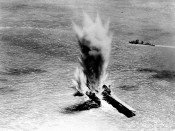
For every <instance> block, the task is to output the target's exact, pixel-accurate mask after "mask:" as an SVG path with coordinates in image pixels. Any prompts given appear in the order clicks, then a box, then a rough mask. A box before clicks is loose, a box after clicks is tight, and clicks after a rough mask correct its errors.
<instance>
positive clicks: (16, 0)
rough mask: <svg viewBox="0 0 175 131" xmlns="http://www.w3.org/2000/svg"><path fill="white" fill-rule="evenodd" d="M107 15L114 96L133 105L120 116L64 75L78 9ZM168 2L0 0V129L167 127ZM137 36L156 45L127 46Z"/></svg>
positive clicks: (171, 56) (170, 120)
mask: <svg viewBox="0 0 175 131" xmlns="http://www.w3.org/2000/svg"><path fill="white" fill-rule="evenodd" d="M83 11H85V12H87V13H88V14H89V15H90V16H91V17H92V18H95V16H96V14H97V12H98V13H99V14H100V16H101V17H102V20H103V21H105V20H107V19H108V18H110V20H111V24H110V30H111V31H112V32H113V42H112V52H111V60H110V64H109V68H108V72H109V74H110V75H109V79H110V80H112V81H113V84H112V92H113V96H114V97H115V96H116V97H119V98H120V99H121V100H122V101H124V102H126V103H127V104H128V105H130V106H131V107H133V108H134V109H136V110H137V114H136V116H135V117H133V118H127V117H125V116H124V115H122V114H120V113H118V111H117V110H116V109H114V108H113V107H111V106H110V105H108V104H105V103H104V106H103V107H101V108H98V109H91V110H86V111H70V110H69V111H68V110H67V109H68V108H71V107H72V106H74V105H76V104H77V103H80V102H82V101H83V99H82V98H79V97H74V96H73V94H74V93H75V91H74V90H73V89H72V88H71V87H72V86H73V84H72V82H71V80H72V79H73V72H74V70H75V68H76V66H77V65H78V61H77V56H78V55H79V49H78V44H77V41H76V37H75V34H74V32H73V30H72V26H71V23H72V21H75V22H76V23H78V24H81V22H82V12H83ZM174 11H175V2H174V1H173V0H167V1H163V0H147V1H144V0H98V1H93V0H89V1H85V0H67V1H65V0H35V1H34V0H28V1H27V0H0V101H1V102H0V129H1V130H4V131H8V130H10V131H11V130H12V131H34V130H37V131H45V130H46V131H56V130H61V131H62V130H63V131H74V130H76V131H79V130H84V131H86V130H92V131H103V130H104V131H106V130H110V131H116V130H119V131H120V130H121V131H125V130H126V131H128V130H132V131H140V130H150V131H151V130H152V131H156V130H157V131H161V130H162V131H169V130H173V129H174V128H175V126H174V122H175V112H174V107H175V104H174V103H175V97H174V93H175V88H174V85H175V51H174V46H175V45H174V40H175V38H174V36H175V31H174V29H175V25H174V22H175V14H174ZM135 39H139V40H143V41H145V42H150V43H153V44H155V45H158V46H156V47H151V46H141V45H140V46H138V45H136V46H135V45H129V43H128V42H129V41H131V40H135Z"/></svg>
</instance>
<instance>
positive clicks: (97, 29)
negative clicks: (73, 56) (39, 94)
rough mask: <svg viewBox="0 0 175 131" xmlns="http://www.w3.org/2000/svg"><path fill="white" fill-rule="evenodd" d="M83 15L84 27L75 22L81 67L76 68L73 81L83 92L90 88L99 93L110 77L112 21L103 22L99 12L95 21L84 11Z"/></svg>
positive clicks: (74, 27)
mask: <svg viewBox="0 0 175 131" xmlns="http://www.w3.org/2000/svg"><path fill="white" fill-rule="evenodd" d="M83 16H84V19H83V27H80V26H78V25H76V24H75V23H73V29H74V31H75V33H76V36H77V39H78V43H79V46H80V51H81V56H80V58H79V62H80V66H81V67H79V68H77V69H76V71H75V80H74V81H73V82H74V84H75V85H76V89H77V90H78V91H79V92H80V93H82V94H85V92H86V91H89V90H90V91H92V92H95V93H98V92H100V91H101V89H102V85H103V84H105V82H106V81H107V77H108V74H107V72H106V69H107V66H108V63H109V58H110V52H111V42H112V34H111V33H110V32H109V23H110V21H109V20H108V21H107V22H106V23H105V24H103V23H102V20H101V18H100V17H99V15H98V14H97V16H96V19H95V21H93V20H92V19H91V18H90V17H89V15H87V14H86V13H83Z"/></svg>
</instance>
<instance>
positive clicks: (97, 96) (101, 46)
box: [73, 13, 135, 117]
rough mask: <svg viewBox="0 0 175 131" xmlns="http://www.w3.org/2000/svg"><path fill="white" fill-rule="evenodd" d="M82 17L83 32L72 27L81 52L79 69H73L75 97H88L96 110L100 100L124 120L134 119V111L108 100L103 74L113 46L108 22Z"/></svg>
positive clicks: (108, 87) (124, 105)
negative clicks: (124, 118)
mask: <svg viewBox="0 0 175 131" xmlns="http://www.w3.org/2000/svg"><path fill="white" fill-rule="evenodd" d="M83 16H84V21H83V27H82V28H81V27H79V26H77V25H76V24H74V23H73V29H74V31H75V33H76V36H77V39H78V43H79V47H80V51H81V56H80V57H79V63H80V67H78V68H77V69H76V71H75V80H73V83H74V84H75V87H76V90H77V93H76V94H75V95H79V96H88V98H89V99H90V100H92V101H94V102H95V103H96V104H97V105H98V106H101V100H105V101H107V102H108V103H109V104H111V105H112V106H113V107H114V108H116V109H118V111H119V112H121V113H123V114H125V115H126V116H128V117H131V116H134V115H135V114H134V113H133V111H134V109H132V108H131V107H129V106H128V105H126V104H125V103H124V102H122V101H121V100H119V99H117V101H116V100H115V99H114V98H113V97H111V90H110V86H111V83H110V81H109V80H108V79H107V78H108V74H107V71H106V70H107V66H108V63H109V59H110V53H111V42H112V33H110V32H109V23H110V21H109V20H108V21H107V22H106V23H105V24H103V23H102V21H101V19H100V17H99V15H98V14H97V16H96V19H95V21H93V20H92V19H91V18H90V17H89V16H88V15H87V14H86V13H84V14H83Z"/></svg>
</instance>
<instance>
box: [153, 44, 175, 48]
mask: <svg viewBox="0 0 175 131" xmlns="http://www.w3.org/2000/svg"><path fill="white" fill-rule="evenodd" d="M155 46H156V47H163V48H175V46H170V45H155Z"/></svg>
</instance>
